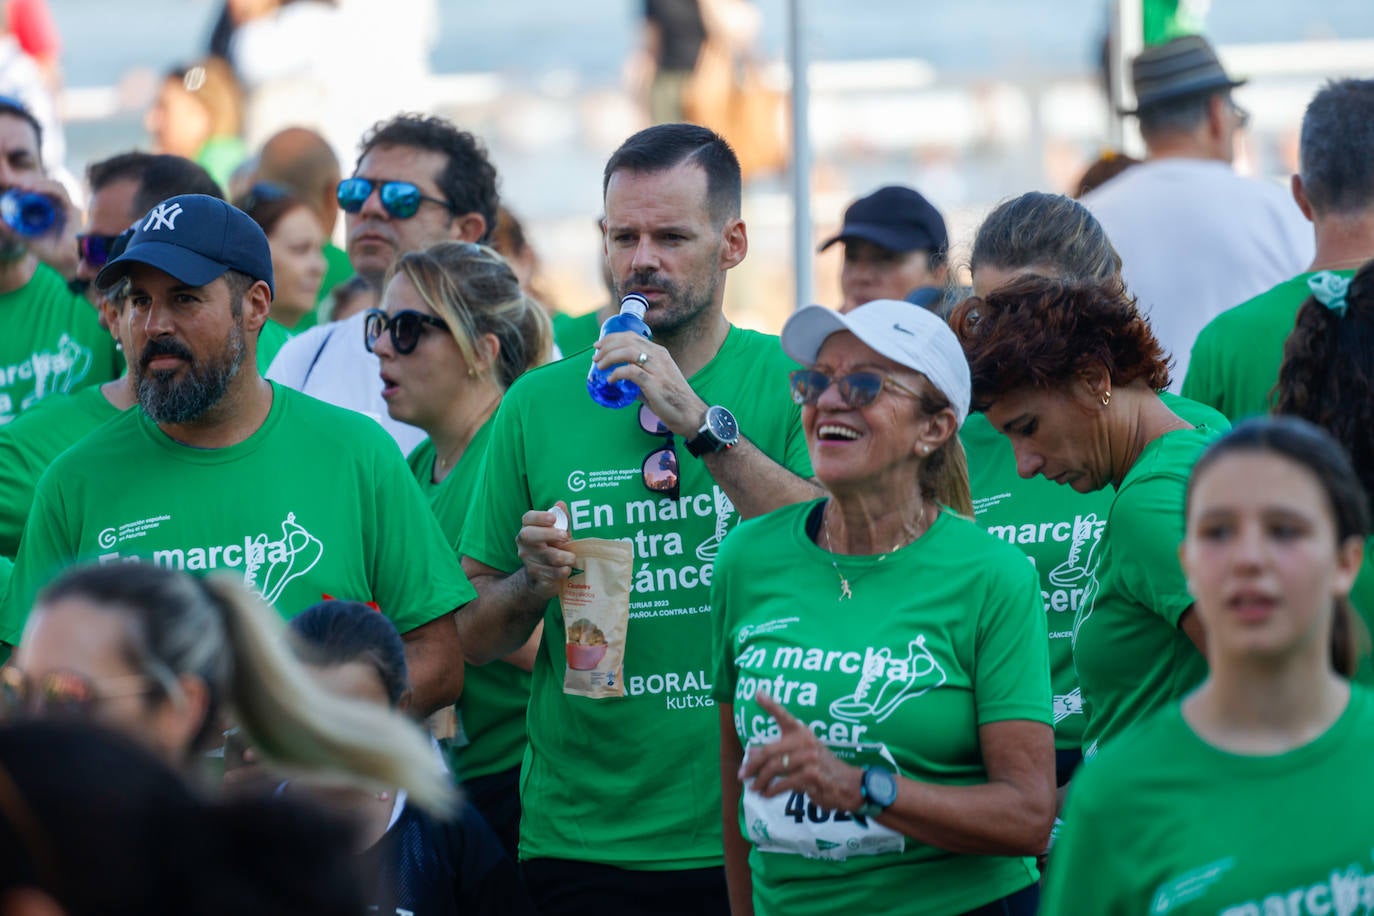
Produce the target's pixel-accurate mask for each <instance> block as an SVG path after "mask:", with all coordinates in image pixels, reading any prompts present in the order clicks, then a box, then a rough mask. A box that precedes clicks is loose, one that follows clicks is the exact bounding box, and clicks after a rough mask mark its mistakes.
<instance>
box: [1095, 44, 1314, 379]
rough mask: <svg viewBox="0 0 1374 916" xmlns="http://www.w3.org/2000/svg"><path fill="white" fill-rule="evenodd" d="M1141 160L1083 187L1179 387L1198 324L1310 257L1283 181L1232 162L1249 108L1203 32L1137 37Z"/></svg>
mask: <svg viewBox="0 0 1374 916" xmlns="http://www.w3.org/2000/svg"><path fill="white" fill-rule="evenodd" d="M1131 76H1132V81H1133V83H1134V86H1135V94H1136V100H1137V107H1136V109H1135V110H1134V111H1131V112H1127V114H1134V115H1135V116H1136V117H1137V118H1138V119H1139V121H1140V133H1141V136H1143V137H1144V139H1145V147H1146V150H1147V153H1148V155H1147V157H1146V161H1145V162H1144V163H1143V164H1141V165H1138V166H1136V167H1135V168H1132V169H1128V170H1127V171H1125V172H1123V173H1122V174H1121V175H1119V176H1117V177H1116V178H1113V179H1112V180H1111V181H1108V182H1107V183H1106V184H1104V185H1102V186H1101V187H1100V188H1098V189H1097V190H1096V191H1094V192H1092V193H1091V194H1088V195H1086V196H1085V197H1084V198H1083V203H1084V204H1085V205H1086V206H1087V207H1088V209H1090V210H1091V211H1092V213H1093V215H1094V216H1096V217H1097V218H1098V220H1099V221H1101V223H1102V226H1103V228H1104V229H1106V230H1107V235H1108V237H1109V238H1110V239H1111V240H1112V244H1113V245H1114V246H1115V247H1116V250H1117V252H1118V253H1119V254H1120V255H1121V264H1122V266H1121V273H1122V276H1123V277H1124V278H1125V280H1126V284H1127V286H1129V287H1130V289H1131V292H1133V293H1134V294H1135V295H1136V296H1137V298H1138V299H1139V300H1140V304H1141V308H1142V310H1143V311H1144V312H1145V313H1146V314H1147V315H1148V316H1149V319H1150V323H1151V325H1153V327H1154V332H1155V335H1156V336H1157V337H1158V338H1159V339H1160V342H1161V343H1163V344H1164V347H1165V349H1166V350H1168V351H1169V352H1170V353H1171V354H1172V355H1173V357H1174V360H1175V363H1174V369H1173V373H1172V374H1173V382H1172V384H1171V386H1170V387H1171V388H1172V389H1173V390H1175V391H1177V390H1178V387H1179V385H1180V384H1181V383H1182V380H1183V376H1184V374H1185V373H1186V371H1187V368H1188V354H1189V351H1190V350H1191V349H1192V346H1193V341H1194V340H1195V339H1196V338H1197V335H1198V332H1199V331H1201V330H1202V327H1203V325H1205V324H1206V323H1207V322H1208V321H1210V320H1211V319H1212V318H1214V317H1216V316H1217V315H1219V314H1220V313H1221V312H1223V311H1225V310H1226V309H1229V308H1231V307H1232V306H1234V305H1237V304H1239V303H1241V302H1243V301H1245V300H1246V299H1249V298H1250V297H1251V296H1254V295H1256V294H1257V293H1260V292H1262V291H1263V290H1266V289H1268V288H1269V287H1271V286H1273V285H1274V284H1276V283H1278V282H1280V281H1281V280H1284V279H1287V278H1288V277H1291V276H1292V275H1293V274H1295V273H1297V272H1298V271H1300V270H1301V269H1302V268H1303V266H1304V265H1306V264H1307V263H1309V262H1310V261H1311V259H1312V238H1311V233H1310V230H1309V229H1308V228H1307V225H1306V221H1305V220H1304V219H1303V215H1302V213H1301V212H1300V211H1299V210H1298V208H1297V206H1296V205H1295V204H1294V203H1293V200H1292V198H1291V197H1290V196H1289V195H1288V194H1286V193H1285V192H1284V191H1283V189H1282V188H1280V187H1278V186H1277V185H1272V184H1269V183H1268V182H1263V181H1256V180H1253V179H1249V178H1242V177H1241V176H1239V175H1237V174H1236V173H1235V172H1234V171H1233V170H1232V168H1231V162H1232V160H1233V158H1234V156H1235V135H1236V133H1237V132H1238V131H1239V130H1241V129H1242V128H1243V127H1244V126H1245V124H1246V123H1247V121H1248V120H1249V115H1248V114H1247V113H1246V112H1245V110H1244V109H1242V108H1241V107H1240V106H1239V105H1237V104H1236V103H1235V101H1234V100H1233V99H1232V98H1231V90H1232V89H1234V88H1235V87H1237V86H1241V85H1243V84H1244V82H1245V81H1244V80H1239V79H1234V78H1232V77H1231V76H1230V75H1229V74H1227V72H1226V70H1225V69H1224V68H1223V67H1222V65H1221V61H1220V60H1218V59H1217V55H1216V52H1215V51H1214V50H1213V49H1212V46H1211V44H1209V43H1208V41H1207V39H1205V38H1203V37H1202V36H1200V35H1186V36H1184V37H1182V38H1176V39H1174V40H1173V41H1169V42H1166V43H1165V44H1161V45H1155V46H1153V47H1150V48H1146V49H1145V50H1144V51H1143V52H1141V54H1140V56H1139V57H1137V58H1136V59H1135V60H1134V61H1132V64H1131Z"/></svg>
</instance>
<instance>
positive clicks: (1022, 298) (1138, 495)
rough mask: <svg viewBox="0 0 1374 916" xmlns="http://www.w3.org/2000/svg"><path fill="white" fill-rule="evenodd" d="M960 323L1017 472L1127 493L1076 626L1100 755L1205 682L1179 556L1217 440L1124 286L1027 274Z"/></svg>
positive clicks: (1091, 730) (987, 406)
mask: <svg viewBox="0 0 1374 916" xmlns="http://www.w3.org/2000/svg"><path fill="white" fill-rule="evenodd" d="M950 323H951V324H952V325H953V327H954V330H955V333H956V334H958V336H959V338H960V341H961V342H962V344H963V346H964V351H965V354H966V355H967V357H968V361H969V369H970V371H971V374H972V378H973V404H974V407H975V409H978V410H981V411H982V412H983V413H984V415H985V416H986V418H987V420H988V421H989V422H990V423H991V425H992V426H993V428H995V429H996V430H997V431H998V432H1000V433H1002V434H1003V435H1005V436H1006V437H1007V438H1008V439H1010V440H1011V445H1012V449H1013V451H1014V453H1015V458H1016V465H1017V471H1018V473H1019V474H1020V475H1021V476H1022V477H1033V476H1035V475H1040V476H1043V477H1045V478H1048V479H1049V480H1051V481H1053V482H1055V483H1058V484H1061V485H1066V486H1069V487H1071V488H1072V489H1074V490H1075V491H1077V492H1079V493H1091V492H1094V491H1097V490H1101V489H1103V488H1105V487H1114V488H1115V496H1114V498H1113V499H1112V502H1111V506H1110V508H1109V510H1108V512H1107V523H1106V526H1105V528H1104V529H1103V530H1102V533H1101V536H1100V538H1099V539H1098V541H1097V544H1096V546H1095V548H1094V549H1095V552H1096V554H1097V557H1096V560H1095V562H1094V563H1093V564H1092V565H1091V567H1092V568H1091V571H1090V572H1088V573H1086V574H1085V578H1084V581H1083V582H1082V584H1081V587H1082V588H1083V590H1084V593H1083V597H1082V600H1081V602H1080V604H1079V608H1078V611H1077V613H1076V615H1075V619H1074V624H1073V632H1074V636H1073V642H1074V662H1075V664H1076V666H1077V669H1078V676H1079V686H1080V689H1081V691H1082V695H1083V708H1084V713H1085V715H1086V718H1087V721H1086V723H1085V727H1084V734H1083V747H1084V756H1085V757H1091V756H1093V754H1094V753H1095V752H1096V751H1097V749H1098V748H1099V747H1100V746H1101V745H1103V744H1104V743H1106V742H1108V741H1110V740H1111V739H1112V738H1114V737H1115V736H1116V735H1117V734H1119V733H1120V732H1121V731H1122V730H1123V729H1125V728H1126V727H1127V726H1129V725H1131V724H1132V723H1134V722H1136V721H1137V720H1139V719H1140V718H1141V717H1143V716H1144V715H1145V714H1147V713H1149V712H1152V711H1153V710H1155V709H1157V708H1159V707H1161V706H1163V705H1164V704H1166V703H1168V702H1169V701H1171V700H1175V699H1177V698H1178V697H1179V696H1181V695H1182V694H1183V693H1184V692H1185V691H1187V690H1188V689H1190V688H1192V687H1193V686H1195V685H1196V684H1197V683H1198V682H1199V681H1200V680H1201V679H1202V677H1203V675H1204V674H1205V673H1206V670H1207V664H1206V661H1205V660H1204V659H1203V656H1202V653H1201V651H1200V650H1201V649H1202V647H1203V644H1204V639H1203V633H1202V628H1201V626H1200V624H1199V623H1198V621H1197V618H1196V616H1195V615H1194V614H1193V613H1192V605H1193V600H1192V597H1191V596H1190V595H1189V594H1188V589H1187V585H1186V583H1185V580H1184V576H1183V573H1182V572H1181V570H1180V569H1179V563H1178V557H1177V555H1176V552H1175V551H1176V548H1177V546H1178V542H1179V540H1180V539H1181V537H1182V534H1183V496H1184V489H1185V486H1186V484H1187V481H1188V472H1189V470H1190V469H1191V468H1192V465H1193V463H1194V462H1195V461H1196V460H1197V458H1198V456H1199V455H1200V454H1201V453H1202V451H1203V449H1204V448H1205V447H1206V445H1207V443H1208V442H1209V441H1211V439H1213V438H1215V436H1216V433H1214V432H1213V431H1211V430H1209V429H1207V428H1206V427H1195V426H1193V424H1191V423H1189V422H1188V421H1187V420H1185V419H1183V418H1181V417H1180V416H1178V415H1177V414H1176V413H1174V412H1173V411H1172V410H1171V409H1170V408H1169V407H1168V406H1167V405H1166V404H1165V403H1164V402H1163V401H1162V400H1160V396H1159V394H1158V391H1159V389H1161V388H1164V387H1165V386H1166V385H1167V384H1168V382H1169V370H1168V364H1167V361H1166V360H1167V357H1166V355H1165V353H1164V350H1163V348H1162V347H1161V346H1160V344H1159V341H1158V340H1156V338H1155V336H1154V334H1153V333H1152V332H1151V330H1150V325H1149V323H1148V322H1147V321H1146V320H1145V319H1144V317H1142V316H1141V314H1140V312H1139V310H1138V309H1137V308H1136V303H1135V300H1134V299H1133V298H1132V297H1131V296H1130V295H1129V294H1128V293H1127V292H1126V290H1125V288H1124V287H1123V286H1122V284H1121V282H1120V281H1119V280H1117V279H1114V278H1112V279H1107V280H1102V281H1090V282H1076V283H1065V282H1062V281H1059V280H1051V279H1046V278H1043V277H1023V278H1021V279H1017V280H1014V281H1012V282H1011V283H1009V284H1007V285H1005V286H1002V287H1000V288H999V289H997V290H995V291H993V292H992V293H990V294H988V295H987V297H986V298H985V299H980V298H972V299H968V300H966V301H965V302H964V303H963V304H962V305H961V306H960V307H959V308H958V309H956V310H955V312H954V315H953V316H952V317H951V319H950ZM1086 568H1087V567H1086V566H1085V569H1086Z"/></svg>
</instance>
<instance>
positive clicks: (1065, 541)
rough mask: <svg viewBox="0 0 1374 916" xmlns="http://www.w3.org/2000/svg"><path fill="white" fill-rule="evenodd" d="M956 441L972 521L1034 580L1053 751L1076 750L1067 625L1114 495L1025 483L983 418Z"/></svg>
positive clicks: (1213, 416)
mask: <svg viewBox="0 0 1374 916" xmlns="http://www.w3.org/2000/svg"><path fill="white" fill-rule="evenodd" d="M1160 400H1162V401H1163V402H1164V403H1165V405H1166V406H1167V407H1168V408H1169V409H1170V410H1172V411H1173V412H1174V413H1176V414H1177V415H1178V416H1180V417H1182V418H1183V419H1185V420H1187V421H1188V422H1189V423H1192V424H1193V425H1195V426H1206V427H1208V428H1209V429H1213V430H1223V431H1224V430H1227V429H1229V428H1230V426H1231V424H1230V423H1228V422H1227V421H1226V418H1225V417H1223V416H1222V415H1221V414H1220V413H1218V412H1217V411H1215V410H1213V409H1212V408H1210V407H1207V406H1206V405H1203V404H1198V403H1196V402H1194V401H1190V400H1188V399H1187V398H1181V397H1178V396H1177V395H1173V394H1169V393H1168V392H1161V393H1160ZM960 438H961V439H962V440H963V443H964V451H965V452H966V453H967V455H968V476H969V488H970V490H971V491H972V493H973V513H974V520H975V521H977V522H978V524H979V525H981V526H982V527H983V528H986V529H987V530H988V531H989V532H990V533H992V534H995V535H997V536H998V537H1000V538H1002V539H1003V540H1004V541H1007V542H1008V543H1011V544H1015V545H1016V546H1018V547H1020V548H1021V550H1022V551H1024V552H1025V554H1026V556H1027V557H1028V558H1029V559H1030V561H1031V563H1033V564H1034V565H1035V568H1036V569H1037V570H1038V571H1039V573H1040V589H1041V592H1040V593H1041V596H1042V597H1043V598H1044V601H1045V617H1046V620H1047V622H1048V624H1049V638H1050V677H1051V680H1052V682H1053V684H1054V744H1055V747H1056V748H1058V749H1060V750H1078V749H1079V748H1081V747H1082V738H1083V724H1084V718H1083V696H1082V694H1081V692H1080V691H1079V687H1078V673H1077V671H1076V670H1075V669H1074V662H1073V620H1074V617H1075V616H1076V615H1077V613H1078V610H1079V607H1080V606H1081V604H1082V602H1083V599H1084V596H1085V595H1086V594H1087V593H1088V592H1087V590H1088V584H1089V581H1090V579H1091V576H1092V569H1093V564H1094V563H1095V562H1096V552H1097V548H1098V544H1099V543H1100V541H1101V537H1102V530H1103V529H1104V528H1105V527H1106V525H1107V513H1108V511H1109V510H1110V509H1111V505H1112V500H1113V499H1115V498H1116V491H1115V490H1114V489H1112V488H1111V487H1105V488H1103V489H1101V490H1097V491H1095V492H1092V493H1078V492H1076V491H1074V490H1072V489H1070V488H1068V487H1062V486H1060V485H1059V484H1056V483H1054V482H1052V481H1049V480H1046V479H1045V478H1044V477H1038V476H1037V477H1033V478H1031V479H1030V480H1026V479H1024V478H1023V477H1021V475H1020V474H1018V473H1017V471H1016V456H1015V454H1014V453H1013V452H1012V448H1011V440H1009V439H1008V438H1007V437H1006V436H1004V435H1002V434H1001V433H999V432H998V431H997V430H995V429H994V428H993V427H992V424H990V423H989V422H988V421H987V418H986V417H985V416H983V415H982V414H981V413H975V414H970V415H969V417H968V419H967V420H966V421H965V422H964V426H963V429H962V430H960Z"/></svg>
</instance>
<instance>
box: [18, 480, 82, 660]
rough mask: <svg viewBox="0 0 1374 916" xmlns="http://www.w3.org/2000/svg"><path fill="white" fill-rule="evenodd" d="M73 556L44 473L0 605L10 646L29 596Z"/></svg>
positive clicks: (57, 499)
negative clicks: (7, 587) (3, 598)
mask: <svg viewBox="0 0 1374 916" xmlns="http://www.w3.org/2000/svg"><path fill="white" fill-rule="evenodd" d="M75 559H76V547H75V545H74V544H72V543H71V539H70V537H69V536H68V534H67V524H66V518H65V513H64V512H63V510H62V494H61V491H60V489H59V488H58V486H57V485H56V482H55V480H54V479H53V476H52V474H51V473H48V474H44V475H43V477H42V478H41V479H40V480H39V482H38V489H37V490H36V491H35V493H34V499H33V511H32V512H31V513H29V521H28V524H27V525H25V526H24V537H23V539H22V540H21V541H20V542H19V556H18V557H17V558H16V559H15V562H14V571H13V574H12V575H11V577H10V582H9V589H8V590H7V591H6V593H5V601H4V604H3V605H0V640H2V641H4V642H6V643H8V644H9V645H11V646H15V645H18V644H19V637H20V636H21V635H22V634H23V632H24V624H25V623H26V622H28V618H29V610H30V609H31V608H32V607H33V599H34V598H35V597H37V595H38V592H39V591H40V590H41V589H42V588H43V586H44V585H46V584H47V583H48V580H49V579H51V578H52V577H53V575H54V574H55V573H56V572H57V571H58V570H59V569H61V568H62V567H63V566H65V565H67V564H69V563H71V562H73V561H74V560H75Z"/></svg>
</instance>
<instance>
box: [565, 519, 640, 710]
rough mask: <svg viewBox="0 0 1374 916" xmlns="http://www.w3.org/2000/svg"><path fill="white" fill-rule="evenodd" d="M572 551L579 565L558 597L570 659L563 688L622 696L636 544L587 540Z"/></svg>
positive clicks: (591, 694)
mask: <svg viewBox="0 0 1374 916" xmlns="http://www.w3.org/2000/svg"><path fill="white" fill-rule="evenodd" d="M568 549H569V550H571V551H572V552H573V553H574V554H576V555H577V563H576V565H575V566H574V567H573V573H572V575H571V576H569V577H568V580H567V581H566V582H564V583H563V591H562V593H561V594H560V596H559V597H560V601H561V603H562V605H563V627H564V630H565V632H566V645H565V650H566V653H567V658H568V667H567V669H566V672H565V674H564V676H563V692H564V693H571V694H576V695H578V696H584V697H593V698H597V699H600V698H604V697H623V696H624V695H625V635H626V632H627V631H628V630H629V627H630V578H631V574H632V573H633V572H634V548H633V547H631V546H630V545H629V544H628V543H626V542H624V541H612V540H606V539H604V538H587V539H585V540H581V541H573V542H572V543H571V544H570V545H569V547H568Z"/></svg>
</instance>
